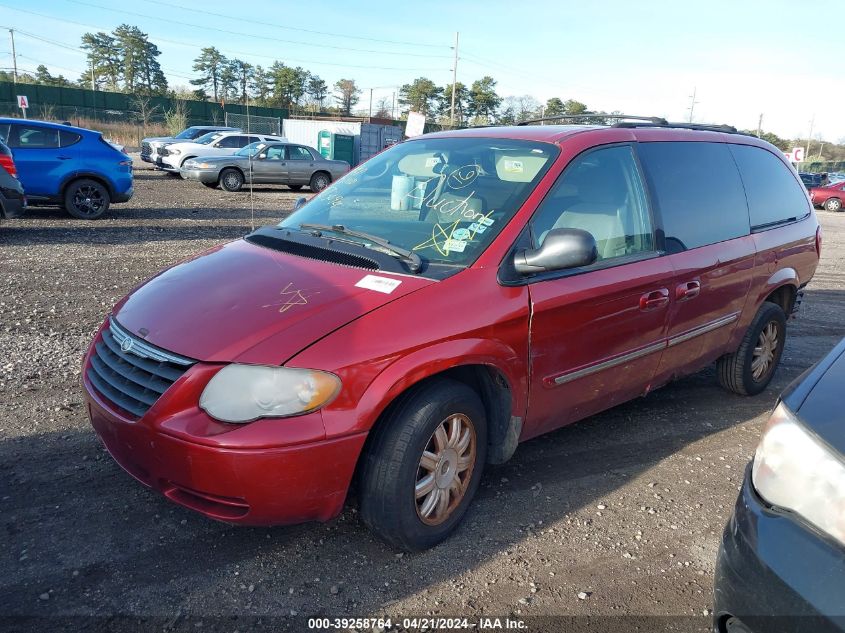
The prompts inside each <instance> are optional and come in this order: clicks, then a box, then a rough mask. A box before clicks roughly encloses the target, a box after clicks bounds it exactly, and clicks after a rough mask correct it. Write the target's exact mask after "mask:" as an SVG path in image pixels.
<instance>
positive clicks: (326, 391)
mask: <svg viewBox="0 0 845 633" xmlns="http://www.w3.org/2000/svg"><path fill="white" fill-rule="evenodd" d="M338 391H340V379H339V378H338V377H337V376H335V375H334V374H330V373H327V372H324V371H317V370H313V369H297V368H292V367H267V366H263V365H237V364H233V365H227V366H226V367H224V368H223V369H221V370H220V371H219V372H217V373H216V374H215V375H214V377H213V378H212V379H211V380H210V381H209V382H208V385H206V387H205V390H204V391H203V392H202V396H200V403H199V404H200V408H202V409H203V410H205V412H206V413H208V414H209V415H210V416H211V417H213V418H216V419H218V420H221V421H223V422H233V423H245V422H252V421H254V420H257V419H259V418H283V417H287V416H292V415H300V414H303V413H309V412H311V411H315V410H316V409H319V408H320V407H322V406H325V405H326V404H328V403H329V402H331V401H332V399H334V397H335V396H336V395H337V393H338Z"/></svg>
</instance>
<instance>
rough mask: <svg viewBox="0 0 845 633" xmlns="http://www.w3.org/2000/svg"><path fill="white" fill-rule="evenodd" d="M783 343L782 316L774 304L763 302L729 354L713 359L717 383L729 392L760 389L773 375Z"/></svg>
mask: <svg viewBox="0 0 845 633" xmlns="http://www.w3.org/2000/svg"><path fill="white" fill-rule="evenodd" d="M784 343H786V315H785V314H784V313H783V309H781V307H780V306H779V305H777V304H774V303H771V302H770V301H765V302H764V303H763V305H762V306H760V309H759V310H758V311H757V314H756V315H755V316H754V320H753V321H752V322H751V325H750V326H748V330H747V331H746V332H745V336H744V337H743V338H742V342H741V343H740V344H739V348H738V349H737V350H736V351H735V352H734V353H733V354H727V355H725V356H722V358H720V359H719V360H718V362H717V371H718V375H719V383H720V384H721V385H722V386H723V387H724V388H725V389H728V390H729V391H733V392H734V393H738V394H740V395H744V396H753V395H756V394H758V393H760V392H761V391H763V390H764V389H765V388H766V386H767V385H768V384H769V382H770V381H771V380H772V376H774V374H775V369H777V366H778V363H779V362H780V357H781V355H782V354H783V346H784Z"/></svg>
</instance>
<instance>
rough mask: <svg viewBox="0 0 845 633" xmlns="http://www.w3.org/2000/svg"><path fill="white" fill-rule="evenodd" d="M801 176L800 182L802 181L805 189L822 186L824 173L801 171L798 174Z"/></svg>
mask: <svg viewBox="0 0 845 633" xmlns="http://www.w3.org/2000/svg"><path fill="white" fill-rule="evenodd" d="M798 175H799V176H800V177H801V182H803V183H804V186H805V187H806V188H807V189H811V188H812V187H822V186H824V184H825V183H824V174H810V173H804V172H801V173H799V174H798Z"/></svg>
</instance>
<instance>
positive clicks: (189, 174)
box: [179, 168, 220, 184]
mask: <svg viewBox="0 0 845 633" xmlns="http://www.w3.org/2000/svg"><path fill="white" fill-rule="evenodd" d="M179 173H180V174H181V175H182V178H184V179H185V180H196V181H198V182H206V183H209V184H210V183H213V182H217V181H218V180H219V179H220V172H219V171H212V170H210V169H185V168H182V169H180V170H179Z"/></svg>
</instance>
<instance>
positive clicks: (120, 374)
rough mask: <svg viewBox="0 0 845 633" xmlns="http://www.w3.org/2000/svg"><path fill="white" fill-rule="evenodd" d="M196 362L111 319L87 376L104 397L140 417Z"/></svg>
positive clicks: (95, 350) (97, 346) (96, 346)
mask: <svg viewBox="0 0 845 633" xmlns="http://www.w3.org/2000/svg"><path fill="white" fill-rule="evenodd" d="M195 362H196V361H194V360H192V359H190V358H185V357H184V356H178V355H176V354H171V353H170V352H167V351H165V350H163V349H160V348H158V347H154V346H153V345H150V344H149V343H147V342H146V341H143V340H141V339H139V338H137V337H135V336H132V335H131V334H130V333H129V332H127V331H126V330H124V329H123V328H122V327H120V325H118V323H117V321H115V320H114V319H109V326H108V327H107V328H106V329H104V330H103V333H102V340H101V341H98V342H97V344H96V345H95V347H94V353H93V354H91V364H90V365H89V367H88V373H87V374H86V376H87V377H88V380H89V381H90V382H91V384H92V385H93V386H94V388H95V389H96V390H97V391H98V392H99V394H100V395H101V396H102V397H104V398H105V399H107V400H108V401H109V402H111V403H112V404H114V405H115V406H117V407H118V408H120V409H122V410H123V411H125V412H126V413H128V414H129V415H130V417H133V418H135V419H137V418H140V417H141V416H143V415H144V414H145V413H146V412H147V410H148V409H149V408H150V407H151V406H153V404H155V402H156V400H158V399H159V397H160V396H161V394H163V393H164V392H165V391H166V390H167V388H168V387H170V385H172V384H173V383H174V382H176V380H178V379H179V377H181V376H182V374H184V373H185V372H186V371H187V370H188V368H189V367H190V366H191V365H193V364H194V363H195Z"/></svg>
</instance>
